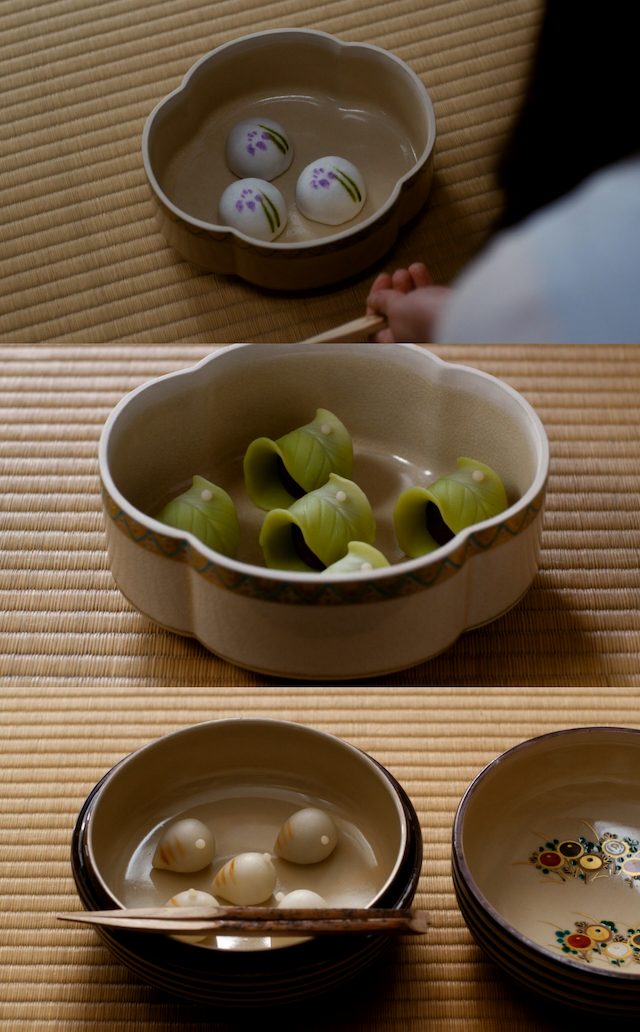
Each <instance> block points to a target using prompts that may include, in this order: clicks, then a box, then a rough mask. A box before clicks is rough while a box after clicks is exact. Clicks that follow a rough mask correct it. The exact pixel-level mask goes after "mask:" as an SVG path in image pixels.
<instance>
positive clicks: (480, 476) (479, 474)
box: [471, 469, 484, 484]
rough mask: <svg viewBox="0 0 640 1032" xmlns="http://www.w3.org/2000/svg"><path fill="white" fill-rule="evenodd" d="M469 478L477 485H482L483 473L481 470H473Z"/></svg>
mask: <svg viewBox="0 0 640 1032" xmlns="http://www.w3.org/2000/svg"><path fill="white" fill-rule="evenodd" d="M471 476H472V477H473V479H474V480H475V481H476V483H478V484H481V483H482V481H483V480H484V473H483V472H482V470H481V469H474V471H473V473H472V474H471Z"/></svg>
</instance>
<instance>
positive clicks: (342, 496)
mask: <svg viewBox="0 0 640 1032" xmlns="http://www.w3.org/2000/svg"><path fill="white" fill-rule="evenodd" d="M346 500H347V496H346V494H345V493H344V491H338V493H337V495H336V502H346Z"/></svg>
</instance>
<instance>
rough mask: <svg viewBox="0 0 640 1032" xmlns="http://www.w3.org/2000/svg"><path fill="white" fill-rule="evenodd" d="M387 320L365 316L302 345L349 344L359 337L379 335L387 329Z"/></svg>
mask: <svg viewBox="0 0 640 1032" xmlns="http://www.w3.org/2000/svg"><path fill="white" fill-rule="evenodd" d="M387 325H388V324H387V320H386V319H385V317H384V315H363V316H362V318H361V319H354V320H353V321H352V322H348V323H343V324H342V326H336V328H335V329H334V330H327V332H326V333H319V334H318V336H317V337H308V338H307V340H301V341H300V343H301V344H334V343H339V344H348V343H349V342H350V341H353V340H357V339H358V337H364V336H369V335H371V334H373V333H379V332H380V330H384V329H386V327H387Z"/></svg>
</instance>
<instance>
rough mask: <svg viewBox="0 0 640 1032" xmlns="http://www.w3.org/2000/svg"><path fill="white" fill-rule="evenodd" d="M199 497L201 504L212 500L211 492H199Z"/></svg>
mask: <svg viewBox="0 0 640 1032" xmlns="http://www.w3.org/2000/svg"><path fill="white" fill-rule="evenodd" d="M200 497H201V498H202V501H203V502H210V501H211V499H212V498H213V492H212V491H207V490H205V491H201V492H200Z"/></svg>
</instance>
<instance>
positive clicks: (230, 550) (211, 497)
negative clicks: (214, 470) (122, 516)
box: [155, 476, 240, 559]
mask: <svg viewBox="0 0 640 1032" xmlns="http://www.w3.org/2000/svg"><path fill="white" fill-rule="evenodd" d="M155 519H157V520H160V522H161V523H166V524H167V525H168V526H169V527H175V529H176V530H184V531H188V532H189V533H191V534H193V535H194V537H197V538H199V540H200V541H202V543H203V544H205V545H206V546H207V547H208V548H212V549H213V550H214V551H215V552H221V553H222V555H226V556H228V557H229V558H230V559H233V558H234V557H235V555H236V552H237V551H238V545H239V544H240V527H239V525H238V516H237V513H236V507H235V505H234V504H233V502H232V501H231V498H230V497H229V495H228V494H227V492H226V491H223V490H222V488H221V487H216V485H215V484H211V483H209V481H208V480H205V479H204V477H198V476H196V477H194V478H193V485H192V486H191V487H190V488H189V490H188V491H185V492H184V494H181V495H178V497H177V498H174V499H172V501H170V502H169V503H168V504H167V505H165V506H164V508H162V509H161V510H160V512H158V513H156V516H155Z"/></svg>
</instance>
